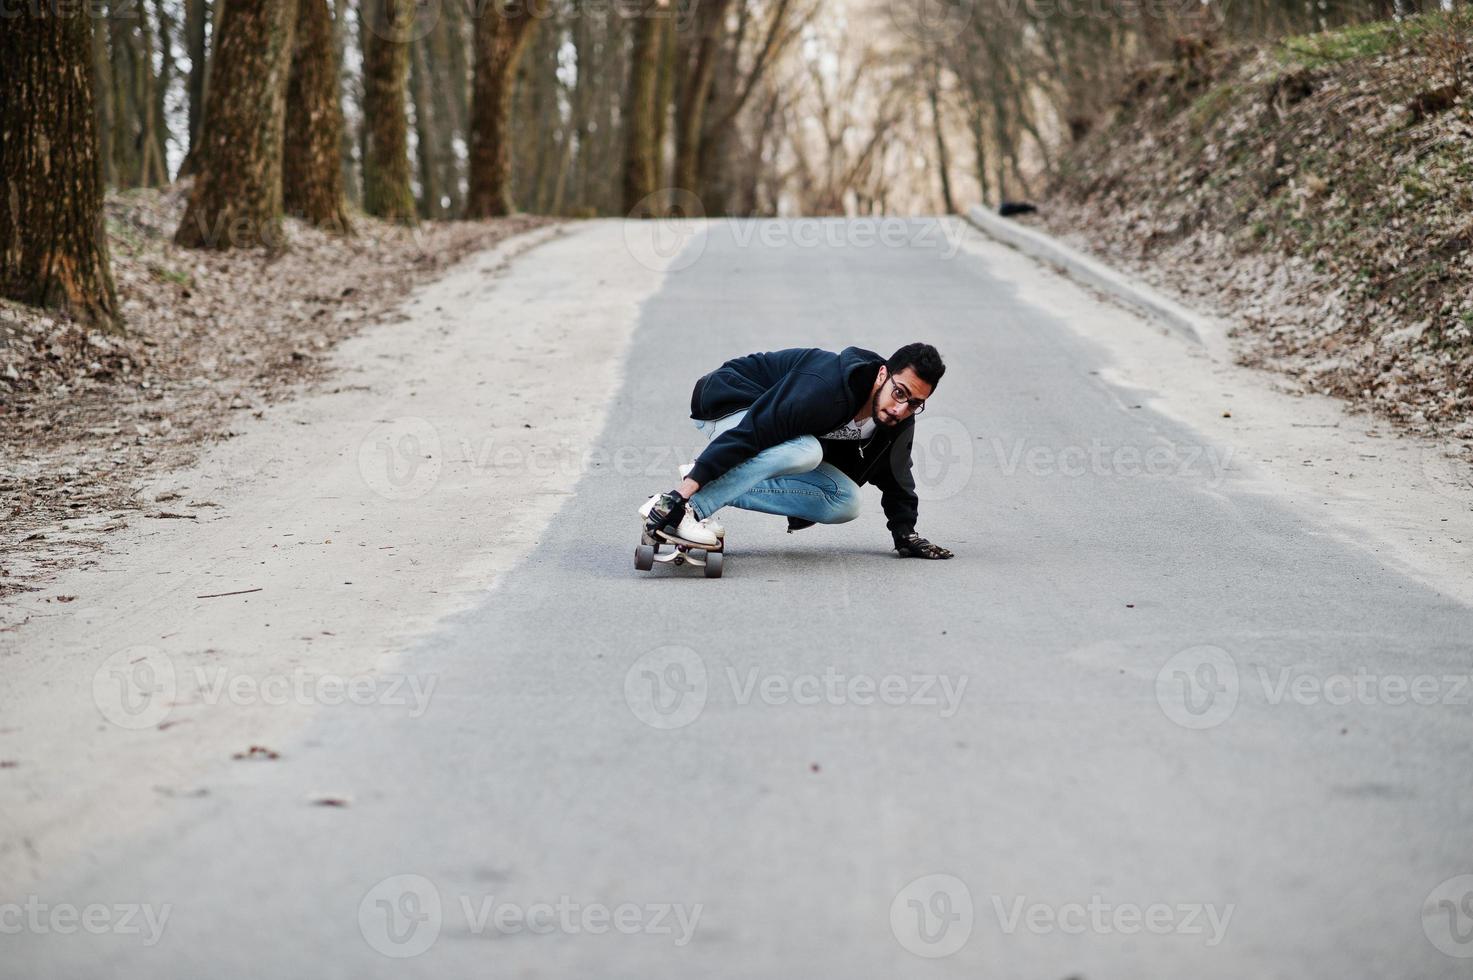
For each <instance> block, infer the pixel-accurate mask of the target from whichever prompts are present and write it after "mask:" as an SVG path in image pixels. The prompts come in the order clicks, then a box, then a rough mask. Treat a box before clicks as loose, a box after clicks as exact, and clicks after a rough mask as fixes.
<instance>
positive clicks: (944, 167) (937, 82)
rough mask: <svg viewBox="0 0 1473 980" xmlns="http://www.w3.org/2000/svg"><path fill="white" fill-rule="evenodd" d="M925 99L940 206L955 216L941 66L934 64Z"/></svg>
mask: <svg viewBox="0 0 1473 980" xmlns="http://www.w3.org/2000/svg"><path fill="white" fill-rule="evenodd" d="M926 98H927V100H928V101H929V102H930V103H931V129H932V130H934V131H935V133H936V169H937V170H938V171H940V173H941V204H942V206H943V207H944V208H945V209H946V213H947V214H956V202H955V201H953V200H952V198H951V172H950V171H951V156H950V154H948V153H947V152H946V135H945V133H944V129H945V127H944V126H943V125H942V123H941V66H940V65H938V64H936V63H934V62H933V63H932V65H931V78H930V79H929V84H927V86H926Z"/></svg>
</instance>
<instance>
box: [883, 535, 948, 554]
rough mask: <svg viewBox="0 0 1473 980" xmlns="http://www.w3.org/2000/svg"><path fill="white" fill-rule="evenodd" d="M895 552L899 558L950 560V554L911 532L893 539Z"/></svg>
mask: <svg viewBox="0 0 1473 980" xmlns="http://www.w3.org/2000/svg"><path fill="white" fill-rule="evenodd" d="M895 550H896V551H898V552H900V557H901V558H950V557H951V552H950V551H947V550H946V549H945V548H943V547H941V546H940V545H939V544H932V543H931V542H929V541H927V540H926V539H925V538H923V537H921V536H920V535H919V534H916V533H915V532H914V531H912V532H911V533H909V534H906V535H902V536H898V537H896V539H895Z"/></svg>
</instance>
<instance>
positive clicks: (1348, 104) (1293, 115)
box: [1039, 7, 1473, 438]
mask: <svg viewBox="0 0 1473 980" xmlns="http://www.w3.org/2000/svg"><path fill="white" fill-rule="evenodd" d="M1050 190H1051V193H1050V197H1049V199H1048V202H1047V205H1046V207H1045V208H1044V212H1043V214H1042V216H1041V217H1040V219H1039V220H1040V221H1042V223H1043V224H1045V225H1046V226H1047V227H1048V229H1049V230H1050V231H1052V232H1054V233H1055V234H1058V235H1060V236H1062V237H1064V238H1066V239H1069V240H1071V241H1073V242H1074V243H1075V244H1077V245H1080V246H1083V247H1085V248H1086V249H1087V250H1091V251H1095V252H1097V253H1103V254H1104V255H1105V256H1107V257H1108V258H1109V259H1110V260H1112V261H1114V262H1116V263H1117V264H1120V265H1125V266H1128V267H1130V268H1131V269H1132V270H1133V271H1135V272H1137V273H1138V274H1140V275H1142V276H1143V277H1145V278H1147V279H1150V280H1151V281H1153V282H1155V283H1157V284H1158V285H1161V286H1163V287H1165V288H1167V289H1168V290H1169V291H1174V292H1176V293H1178V294H1179V295H1183V296H1184V297H1185V298H1187V299H1188V301H1189V302H1191V303H1193V304H1194V305H1196V306H1198V307H1199V308H1204V309H1208V310H1211V311H1213V312H1216V313H1218V314H1220V315H1222V316H1224V317H1226V318H1228V320H1229V321H1230V322H1232V323H1234V324H1235V325H1236V328H1235V330H1234V336H1235V337H1236V338H1237V340H1238V345H1239V346H1238V350H1239V353H1240V356H1241V358H1242V360H1244V361H1245V362H1247V363H1250V364H1256V365H1260V366H1264V367H1269V368H1273V369H1277V370H1281V371H1284V372H1287V373H1288V374H1290V375H1292V376H1294V377H1296V378H1298V379H1299V381H1300V383H1301V384H1302V387H1303V388H1304V389H1305V390H1312V391H1318V392H1324V393H1331V394H1336V395H1340V396H1343V397H1346V398H1350V399H1352V400H1354V401H1355V402H1357V403H1359V404H1361V405H1364V406H1366V407H1370V408H1372V409H1374V410H1375V411H1377V412H1379V413H1381V414H1384V415H1385V416H1388V417H1390V418H1393V419H1395V420H1397V421H1398V422H1401V423H1404V424H1405V425H1407V426H1408V427H1410V428H1412V429H1414V430H1417V431H1421V432H1426V433H1440V434H1450V435H1455V436H1458V437H1461V438H1468V437H1473V13H1470V11H1469V10H1468V9H1467V8H1466V7H1464V8H1462V9H1461V10H1460V11H1458V12H1457V13H1455V14H1435V15H1428V16H1424V17H1418V18H1412V19H1409V20H1406V21H1403V22H1401V23H1393V22H1384V23H1376V24H1370V25H1364V26H1360V27H1355V28H1351V29H1347V30H1343V31H1339V32H1334V33H1327V34H1318V35H1312V36H1304V37H1295V38H1289V39H1286V40H1284V41H1282V42H1279V43H1277V44H1274V45H1271V46H1265V47H1239V48H1235V49H1232V50H1215V49H1214V48H1213V47H1212V46H1211V45H1210V43H1206V42H1202V41H1186V40H1184V41H1182V42H1179V44H1178V50H1177V57H1176V59H1175V60H1174V61H1173V62H1170V63H1164V64H1156V65H1151V66H1149V67H1147V68H1145V69H1143V70H1141V71H1139V72H1137V73H1136V74H1135V75H1134V77H1132V79H1131V80H1130V84H1129V85H1128V87H1127V90H1126V91H1125V92H1124V93H1123V95H1122V97H1121V100H1120V103H1119V107H1118V109H1117V111H1116V113H1115V116H1114V118H1113V119H1111V120H1110V121H1109V122H1107V123H1106V124H1105V125H1102V126H1101V127H1099V128H1098V129H1097V130H1096V131H1095V132H1094V133H1092V134H1090V135H1089V136H1088V137H1086V138H1085V139H1084V140H1082V141H1081V142H1080V143H1078V144H1076V145H1075V146H1074V147H1073V148H1072V150H1071V151H1070V153H1069V154H1068V156H1067V158H1066V159H1065V160H1064V161H1063V162H1062V165H1061V166H1060V168H1059V173H1058V176H1057V177H1056V178H1055V180H1054V181H1053V184H1052V187H1051V189H1050Z"/></svg>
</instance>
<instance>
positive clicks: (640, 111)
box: [623, 0, 668, 218]
mask: <svg viewBox="0 0 1473 980" xmlns="http://www.w3.org/2000/svg"><path fill="white" fill-rule="evenodd" d="M667 23H668V19H667V17H666V16H665V11H664V8H663V7H662V6H660V5H659V4H657V3H655V2H653V0H648V2H646V3H645V4H644V7H643V10H642V11H641V16H640V18H639V22H638V23H637V24H636V25H635V27H634V50H633V52H632V53H631V55H630V62H629V84H628V87H627V88H626V90H625V97H626V101H625V109H624V205H623V207H624V212H625V213H626V214H632V213H633V212H634V210H635V209H636V208H639V207H641V206H642V205H641V202H645V205H644V206H646V207H647V206H648V204H649V203H650V202H649V198H650V196H651V195H652V194H654V193H655V189H656V188H657V187H658V186H659V179H660V146H659V144H658V143H657V142H656V140H657V139H658V134H659V121H658V113H659V111H660V110H659V107H658V106H656V104H655V99H656V96H657V95H658V93H659V87H660V55H661V53H662V51H663V49H664V34H665V25H666V24H667ZM637 216H638V217H641V218H648V217H651V216H652V212H651V211H650V210H648V209H647V210H645V211H644V212H643V213H641V214H639V215H637Z"/></svg>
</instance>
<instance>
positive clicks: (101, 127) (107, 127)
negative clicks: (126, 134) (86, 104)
mask: <svg viewBox="0 0 1473 980" xmlns="http://www.w3.org/2000/svg"><path fill="white" fill-rule="evenodd" d="M89 20H90V22H91V25H92V29H91V32H90V33H91V35H92V70H93V81H92V92H93V101H94V102H95V103H96V105H97V146H98V148H99V152H98V154H97V157H98V159H99V160H101V161H102V186H103V187H104V188H107V187H116V186H117V183H118V177H117V174H116V173H115V172H114V170H113V155H112V145H113V127H114V126H115V125H117V123H116V122H115V121H114V112H113V100H112V93H113V72H112V59H111V56H109V55H108V53H107V35H108V32H109V31H110V30H111V28H110V26H109V25H108V22H107V19H106V18H105V17H96V18H89Z"/></svg>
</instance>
